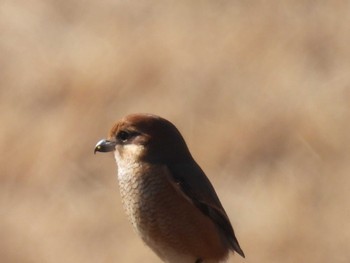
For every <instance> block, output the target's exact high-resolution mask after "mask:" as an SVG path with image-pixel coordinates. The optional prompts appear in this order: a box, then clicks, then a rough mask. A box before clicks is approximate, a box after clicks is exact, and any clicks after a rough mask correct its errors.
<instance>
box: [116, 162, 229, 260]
mask: <svg viewBox="0 0 350 263" xmlns="http://www.w3.org/2000/svg"><path fill="white" fill-rule="evenodd" d="M167 173H169V171H168V169H167V168H166V167H165V166H161V165H151V164H147V163H132V164H131V163H129V164H128V165H127V166H119V169H118V179H119V186H120V192H121V196H122V202H123V205H124V209H125V211H126V213H127V215H128V217H129V219H130V221H131V223H132V225H133V226H134V228H135V230H136V232H137V233H138V234H139V235H140V236H141V238H142V239H143V240H144V241H145V243H146V244H147V245H149V246H150V247H151V248H152V249H153V250H154V251H155V252H156V253H157V254H158V255H159V256H160V257H161V258H163V260H165V261H167V262H180V261H179V257H181V258H182V260H181V262H191V263H193V262H195V260H196V259H197V258H199V257H201V258H225V257H226V255H227V253H228V249H227V246H226V245H225V244H224V242H223V240H222V238H221V237H220V235H219V233H218V231H217V228H216V226H215V225H214V224H213V222H212V221H211V220H210V219H209V218H208V217H207V216H205V215H203V214H202V213H201V212H200V211H199V210H198V209H197V208H196V207H195V206H193V205H192V204H191V203H190V202H189V201H188V200H186V199H185V198H184V197H183V196H181V195H180V194H179V193H178V191H177V190H176V189H175V188H174V187H173V185H172V184H171V183H170V182H169V175H168V174H167Z"/></svg>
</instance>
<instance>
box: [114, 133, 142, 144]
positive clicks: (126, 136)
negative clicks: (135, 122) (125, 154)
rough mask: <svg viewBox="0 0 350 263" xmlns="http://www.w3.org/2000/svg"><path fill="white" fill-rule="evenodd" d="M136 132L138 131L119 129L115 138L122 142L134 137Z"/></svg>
mask: <svg viewBox="0 0 350 263" xmlns="http://www.w3.org/2000/svg"><path fill="white" fill-rule="evenodd" d="M138 134H139V133H137V132H134V131H120V132H118V134H117V136H116V138H117V140H120V141H122V142H126V141H127V140H129V139H130V138H132V137H135V136H136V135H138Z"/></svg>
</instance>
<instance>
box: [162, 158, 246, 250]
mask: <svg viewBox="0 0 350 263" xmlns="http://www.w3.org/2000/svg"><path fill="white" fill-rule="evenodd" d="M167 167H168V169H169V170H170V174H171V177H172V178H170V179H171V181H172V182H173V184H174V186H175V187H176V188H177V189H179V190H180V192H181V193H182V194H183V195H184V197H185V198H186V199H187V200H188V201H189V202H191V203H192V204H193V205H194V206H196V207H197V208H198V209H199V210H200V211H201V212H202V213H203V214H204V215H206V216H208V217H209V218H210V219H211V220H212V221H213V222H214V223H215V224H216V226H217V227H218V229H219V230H220V231H221V232H222V234H223V236H224V237H226V238H227V240H228V242H229V244H230V245H231V249H232V250H234V251H236V252H237V253H238V254H239V255H241V256H242V257H245V256H244V253H243V251H242V249H241V248H240V246H239V243H238V240H237V238H236V236H235V233H234V230H233V228H232V226H231V223H230V220H229V218H228V216H227V214H226V212H225V210H224V208H223V207H222V205H221V202H220V200H219V198H218V196H217V194H216V192H215V190H214V187H213V186H212V184H211V183H210V181H209V179H208V178H207V176H206V175H205V174H204V172H203V171H202V169H201V168H200V167H199V166H198V164H196V163H195V162H193V165H191V164H186V163H182V164H169V165H167Z"/></svg>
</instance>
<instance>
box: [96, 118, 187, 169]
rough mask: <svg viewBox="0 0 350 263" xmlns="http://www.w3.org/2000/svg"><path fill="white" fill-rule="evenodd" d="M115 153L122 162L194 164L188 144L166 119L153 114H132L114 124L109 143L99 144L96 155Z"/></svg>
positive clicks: (103, 141) (100, 142)
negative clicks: (129, 159) (130, 158)
mask: <svg viewBox="0 0 350 263" xmlns="http://www.w3.org/2000/svg"><path fill="white" fill-rule="evenodd" d="M96 151H98V152H112V151H115V152H116V154H118V155H119V156H120V157H121V158H123V157H127V156H129V157H130V156H132V157H133V158H135V159H137V161H147V162H159V163H171V162H186V161H188V160H192V156H191V154H190V152H189V150H188V148H187V145H186V143H185V140H184V139H183V137H182V135H181V134H180V132H179V131H178V129H177V128H176V127H175V126H174V125H173V124H172V123H171V122H169V121H167V120H166V119H163V118H161V117H159V116H156V115H152V114H131V115H127V116H126V117H124V118H122V119H121V120H120V121H118V122H117V123H115V124H114V125H113V127H112V128H111V130H110V132H109V136H108V139H103V140H101V141H99V142H98V143H97V145H96V147H95V152H96Z"/></svg>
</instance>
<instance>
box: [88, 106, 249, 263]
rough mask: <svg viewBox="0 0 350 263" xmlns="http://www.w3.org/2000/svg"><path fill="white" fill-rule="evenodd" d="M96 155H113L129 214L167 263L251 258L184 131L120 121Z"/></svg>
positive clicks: (164, 123) (153, 118)
mask: <svg viewBox="0 0 350 263" xmlns="http://www.w3.org/2000/svg"><path fill="white" fill-rule="evenodd" d="M96 152H113V153H114V157H115V160H116V164H117V171H118V173H117V175H118V181H119V188H120V193H121V198H122V203H123V207H124V210H125V212H126V214H127V216H128V218H129V220H130V222H131V224H132V225H133V228H134V230H135V232H136V233H137V234H138V235H139V236H140V237H141V239H142V240H143V241H144V243H145V244H146V245H147V246H148V247H150V248H151V249H152V250H153V251H154V252H155V253H156V254H157V255H158V257H159V258H160V259H161V260H162V261H163V262H169V263H175V262H176V263H178V262H183V263H214V262H224V261H226V260H227V258H228V256H229V252H230V251H231V252H237V253H238V254H239V255H240V256H242V257H243V258H244V257H245V255H244V252H243V250H242V249H241V247H240V245H239V243H238V240H237V238H236V236H235V232H234V230H233V228H232V225H231V223H230V220H229V218H228V215H227V213H226V212H225V210H224V208H223V206H222V204H221V202H220V200H219V197H218V195H217V194H216V192H215V189H214V187H213V185H212V184H211V182H210V181H209V179H208V177H207V176H206V175H205V173H204V172H203V170H202V169H201V168H200V166H199V165H198V164H197V163H196V161H195V160H194V158H193V157H192V155H191V153H190V151H189V149H188V147H187V144H186V142H185V140H184V138H183V136H182V135H181V133H180V132H179V130H178V129H177V128H176V127H175V125H174V124H172V123H171V122H170V121H168V120H166V119H164V118H162V117H159V116H157V115H153V114H147V113H136V114H130V115H127V116H125V117H123V118H122V119H121V120H119V121H118V122H116V123H115V124H114V125H113V127H112V128H111V130H110V131H109V135H108V138H107V139H102V140H100V141H99V142H98V143H97V144H96V146H95V149H94V153H96Z"/></svg>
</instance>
